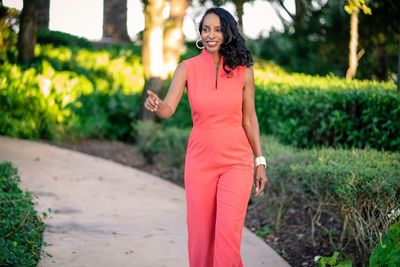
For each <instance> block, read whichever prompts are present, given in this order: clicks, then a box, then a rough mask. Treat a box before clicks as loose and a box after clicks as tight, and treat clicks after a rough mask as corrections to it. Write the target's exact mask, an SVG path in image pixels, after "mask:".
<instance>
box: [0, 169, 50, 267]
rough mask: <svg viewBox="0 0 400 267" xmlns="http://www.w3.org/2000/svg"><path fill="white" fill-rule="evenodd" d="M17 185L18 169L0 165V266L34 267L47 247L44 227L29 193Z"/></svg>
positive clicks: (18, 178)
mask: <svg viewBox="0 0 400 267" xmlns="http://www.w3.org/2000/svg"><path fill="white" fill-rule="evenodd" d="M19 183H20V177H19V176H18V174H17V169H16V168H15V167H14V166H12V164H11V163H10V162H2V163H0V225H1V227H0V265H1V266H27V267H28V266H32V267H33V266H37V264H38V261H39V258H40V255H41V253H42V252H43V250H42V245H47V244H46V243H42V236H43V231H44V229H45V224H44V223H43V222H42V221H41V220H39V218H40V217H39V216H38V214H37V211H35V210H34V208H33V203H32V195H31V193H30V192H23V191H22V190H21V189H20V188H19ZM46 215H47V214H46V213H43V216H44V217H46Z"/></svg>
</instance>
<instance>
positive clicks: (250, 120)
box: [242, 113, 257, 128]
mask: <svg viewBox="0 0 400 267" xmlns="http://www.w3.org/2000/svg"><path fill="white" fill-rule="evenodd" d="M255 123H257V115H256V114H255V113H254V114H252V116H243V120H242V125H243V127H244V128H248V127H252V126H253V125H254V124H255Z"/></svg>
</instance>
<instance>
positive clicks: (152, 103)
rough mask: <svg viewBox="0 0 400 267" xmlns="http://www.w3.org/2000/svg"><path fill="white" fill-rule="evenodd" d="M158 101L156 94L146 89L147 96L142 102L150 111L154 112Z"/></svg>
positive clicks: (158, 103)
mask: <svg viewBox="0 0 400 267" xmlns="http://www.w3.org/2000/svg"><path fill="white" fill-rule="evenodd" d="M160 103H161V99H160V98H159V97H158V95H157V94H156V93H154V92H153V91H151V90H147V98H146V101H145V102H144V106H145V107H146V108H147V109H148V110H150V111H151V112H156V111H157V108H158V106H159V105H160Z"/></svg>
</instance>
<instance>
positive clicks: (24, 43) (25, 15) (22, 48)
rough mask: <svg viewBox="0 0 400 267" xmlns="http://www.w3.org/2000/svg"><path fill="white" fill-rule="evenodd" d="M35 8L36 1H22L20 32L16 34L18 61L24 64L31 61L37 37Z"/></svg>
mask: <svg viewBox="0 0 400 267" xmlns="http://www.w3.org/2000/svg"><path fill="white" fill-rule="evenodd" d="M37 6H38V0H24V2H23V7H22V12H21V17H20V30H19V33H18V45H17V46H18V61H19V62H21V63H26V62H28V61H30V60H31V59H33V57H34V48H35V45H36V35H37V28H38V23H37Z"/></svg>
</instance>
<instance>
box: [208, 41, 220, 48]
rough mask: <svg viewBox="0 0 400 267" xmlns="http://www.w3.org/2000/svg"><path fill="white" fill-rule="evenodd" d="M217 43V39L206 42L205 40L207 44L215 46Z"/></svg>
mask: <svg viewBox="0 0 400 267" xmlns="http://www.w3.org/2000/svg"><path fill="white" fill-rule="evenodd" d="M217 43H218V42H217V41H208V42H207V44H208V46H212V47H213V46H216V45H217Z"/></svg>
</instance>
